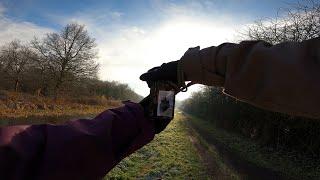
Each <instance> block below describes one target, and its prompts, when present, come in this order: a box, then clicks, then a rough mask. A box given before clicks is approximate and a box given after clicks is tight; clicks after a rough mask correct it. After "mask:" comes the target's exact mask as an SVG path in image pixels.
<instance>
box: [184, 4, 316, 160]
mask: <svg viewBox="0 0 320 180" xmlns="http://www.w3.org/2000/svg"><path fill="white" fill-rule="evenodd" d="M304 2H307V3H305V4H302V3H301V2H300V3H298V4H295V5H294V6H292V7H293V8H290V9H283V10H282V11H281V13H282V14H286V16H281V17H277V18H274V19H269V20H259V21H257V22H256V23H255V24H253V25H251V26H249V27H248V28H247V30H246V32H244V33H242V36H244V37H243V38H244V39H246V40H247V39H251V40H264V41H267V42H269V43H272V44H276V43H280V42H284V41H294V42H300V41H303V40H307V39H310V38H315V37H320V4H319V3H317V2H315V1H304ZM182 104H183V105H182V109H183V110H184V111H186V112H189V113H191V114H194V115H196V116H199V117H202V118H203V119H206V120H208V121H211V122H212V124H213V125H214V126H216V127H218V128H223V129H225V130H227V131H230V132H234V133H238V134H241V135H243V136H246V137H248V138H251V139H253V140H256V141H257V142H259V143H260V144H261V145H266V146H269V147H274V148H276V149H287V150H290V151H292V150H295V151H299V152H301V153H304V154H307V155H311V156H317V157H318V156H319V154H320V142H319V139H320V134H319V129H320V121H319V120H313V119H308V118H303V117H296V116H289V115H285V114H281V113H275V112H270V111H266V110H263V109H260V108H256V107H254V106H251V105H249V104H246V103H244V102H241V101H238V100H236V99H233V98H231V97H229V96H226V95H225V94H223V93H222V88H216V87H205V88H203V89H202V90H201V91H200V92H197V93H194V94H193V95H192V97H191V98H189V99H187V100H185V102H183V103H182Z"/></svg>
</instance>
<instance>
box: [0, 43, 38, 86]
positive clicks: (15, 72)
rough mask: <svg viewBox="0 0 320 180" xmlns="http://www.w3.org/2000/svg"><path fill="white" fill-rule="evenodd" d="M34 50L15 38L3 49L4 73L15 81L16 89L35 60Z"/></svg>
mask: <svg viewBox="0 0 320 180" xmlns="http://www.w3.org/2000/svg"><path fill="white" fill-rule="evenodd" d="M33 55H34V54H33V52H32V51H31V50H30V48H28V47H27V46H25V45H22V44H21V42H20V41H17V40H14V41H11V42H10V43H8V44H6V45H4V46H3V47H2V49H1V56H0V59H1V60H0V61H1V67H2V73H5V74H6V75H7V76H9V77H10V79H12V80H13V81H14V90H15V91H18V89H19V86H20V81H21V78H22V76H23V73H24V72H25V71H26V69H27V68H28V66H29V65H30V64H31V62H32V60H33V57H34V56H33Z"/></svg>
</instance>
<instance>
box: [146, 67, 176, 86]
mask: <svg viewBox="0 0 320 180" xmlns="http://www.w3.org/2000/svg"><path fill="white" fill-rule="evenodd" d="M177 68H178V61H172V62H169V63H164V64H162V65H161V66H158V67H154V68H152V69H150V70H149V71H148V72H146V73H144V74H142V75H141V76H140V79H141V80H142V81H147V83H148V86H149V87H150V83H151V82H154V81H161V80H164V81H171V82H173V83H175V84H178V77H177V76H178V73H177Z"/></svg>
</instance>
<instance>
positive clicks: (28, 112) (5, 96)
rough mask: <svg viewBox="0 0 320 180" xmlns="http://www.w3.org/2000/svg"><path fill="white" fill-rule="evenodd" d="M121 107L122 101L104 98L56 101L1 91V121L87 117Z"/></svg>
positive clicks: (60, 99)
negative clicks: (41, 117) (52, 117)
mask: <svg viewBox="0 0 320 180" xmlns="http://www.w3.org/2000/svg"><path fill="white" fill-rule="evenodd" d="M120 105H121V102H120V101H118V100H109V99H107V98H105V97H104V96H101V97H98V96H95V97H81V98H59V99H58V100H56V101H55V100H53V99H52V98H48V97H40V96H34V95H30V94H26V93H17V92H9V91H4V90H2V91H0V118H1V119H5V118H20V117H25V118H27V117H29V116H82V115H83V116H87V115H94V114H98V113H100V112H102V111H104V110H106V109H108V108H112V107H116V106H120Z"/></svg>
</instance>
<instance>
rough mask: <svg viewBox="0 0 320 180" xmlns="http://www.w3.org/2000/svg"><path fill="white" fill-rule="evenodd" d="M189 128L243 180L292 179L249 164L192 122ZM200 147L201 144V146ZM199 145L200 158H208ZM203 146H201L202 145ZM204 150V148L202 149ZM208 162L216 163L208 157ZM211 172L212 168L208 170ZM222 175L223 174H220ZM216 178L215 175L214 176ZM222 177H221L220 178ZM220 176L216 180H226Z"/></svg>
mask: <svg viewBox="0 0 320 180" xmlns="http://www.w3.org/2000/svg"><path fill="white" fill-rule="evenodd" d="M188 126H189V128H192V129H193V130H195V131H196V132H198V133H199V134H200V135H201V137H202V138H203V139H204V140H205V141H206V142H207V143H208V144H210V145H212V146H214V148H215V149H216V150H217V152H218V154H219V156H221V157H222V159H223V161H224V163H225V164H226V165H227V166H229V167H231V168H232V169H234V170H235V171H236V172H237V173H238V174H239V175H240V177H241V179H250V180H251V179H252V180H256V179H259V180H270V179H272V180H282V179H284V180H286V179H290V178H287V177H285V176H284V175H283V174H281V173H280V172H276V171H274V170H272V169H268V168H265V167H260V166H257V165H256V164H253V163H251V162H249V161H248V160H246V159H244V158H243V157H241V156H240V155H239V154H237V153H235V152H233V151H232V150H231V149H230V148H228V147H227V146H226V145H224V144H223V143H221V142H219V141H218V140H217V139H215V138H214V137H213V136H212V135H211V134H210V132H207V131H206V130H204V129H202V128H200V127H197V126H194V125H192V124H191V123H190V122H189V123H188ZM199 145H200V144H199ZM199 145H197V144H195V146H196V148H197V149H198V152H199V153H200V156H204V157H205V156H206V155H205V154H203V153H202V151H203V150H202V149H201V147H198V146H199ZM200 146H201V145H200ZM202 148H203V147H202ZM207 160H208V161H214V159H213V160H212V159H210V158H209V157H207ZM208 166H214V163H208ZM208 169H209V171H211V170H210V168H208ZM220 174H221V173H220ZM214 176H215V175H214ZM220 177H221V176H220ZM220 177H219V176H218V177H217V176H215V178H214V179H224V178H220Z"/></svg>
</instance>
